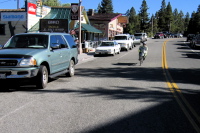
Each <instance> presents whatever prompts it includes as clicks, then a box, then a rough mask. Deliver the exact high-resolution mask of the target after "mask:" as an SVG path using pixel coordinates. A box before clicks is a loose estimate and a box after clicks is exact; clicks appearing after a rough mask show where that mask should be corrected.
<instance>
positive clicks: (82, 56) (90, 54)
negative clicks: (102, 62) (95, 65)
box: [78, 51, 95, 64]
mask: <svg viewBox="0 0 200 133" xmlns="http://www.w3.org/2000/svg"><path fill="white" fill-rule="evenodd" d="M94 53H95V52H94V51H89V52H88V53H81V54H78V64H81V63H84V62H87V61H90V60H93V59H94Z"/></svg>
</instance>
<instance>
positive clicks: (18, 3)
mask: <svg viewBox="0 0 200 133" xmlns="http://www.w3.org/2000/svg"><path fill="white" fill-rule="evenodd" d="M17 9H19V0H17Z"/></svg>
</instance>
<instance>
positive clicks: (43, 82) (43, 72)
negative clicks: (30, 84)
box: [36, 65, 48, 89]
mask: <svg viewBox="0 0 200 133" xmlns="http://www.w3.org/2000/svg"><path fill="white" fill-rule="evenodd" d="M47 83H48V71H47V68H46V66H44V65H41V66H40V69H39V71H38V75H37V77H36V87H37V88H38V89H44V88H45V87H46V86H47Z"/></svg>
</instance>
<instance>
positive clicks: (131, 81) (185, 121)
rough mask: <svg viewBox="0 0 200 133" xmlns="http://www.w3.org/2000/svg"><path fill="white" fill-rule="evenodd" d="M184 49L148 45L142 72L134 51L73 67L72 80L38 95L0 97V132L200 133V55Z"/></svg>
mask: <svg viewBox="0 0 200 133" xmlns="http://www.w3.org/2000/svg"><path fill="white" fill-rule="evenodd" d="M184 41H185V38H180V39H173V40H168V39H149V40H148V41H147V45H148V47H149V53H148V57H147V59H146V60H145V62H144V63H143V64H142V66H139V61H138V46H137V47H135V48H134V49H133V50H130V51H128V52H126V51H123V52H121V53H120V54H119V55H116V56H114V57H113V56H99V57H95V58H92V59H91V60H88V61H87V62H82V63H80V64H78V65H77V66H76V76H74V77H72V78H66V77H64V76H60V77H59V78H56V79H54V80H52V81H51V82H50V83H49V84H48V86H47V88H45V89H43V90H36V89H34V88H33V87H27V86H22V87H21V88H20V90H13V91H11V92H1V93H0V101H1V102H0V108H1V110H0V131H1V133H17V132H18V133H27V132H29V133H47V132H48V133H147V132H148V133H169V132H173V133H183V132H185V133H195V132H198V131H199V125H200V124H199V122H198V120H199V116H200V115H199V112H200V110H199V103H200V97H199V96H200V91H199V84H200V83H199V76H200V71H199V68H198V67H199V66H200V63H199V59H200V57H199V55H198V54H199V50H193V51H192V50H191V49H190V48H189V47H187V43H185V42H184ZM163 49H164V50H165V51H166V53H165V52H163ZM163 60H164V61H163ZM164 64H165V65H164ZM166 75H167V76H166ZM169 75H170V76H169ZM172 81H173V82H172ZM170 85H171V86H172V85H174V86H175V87H170ZM177 86H178V88H177ZM182 95H183V96H182ZM182 97H184V98H185V100H182ZM182 104H183V106H181V105H182ZM187 105H190V106H189V107H188V106H187ZM191 109H192V111H193V112H192V111H191Z"/></svg>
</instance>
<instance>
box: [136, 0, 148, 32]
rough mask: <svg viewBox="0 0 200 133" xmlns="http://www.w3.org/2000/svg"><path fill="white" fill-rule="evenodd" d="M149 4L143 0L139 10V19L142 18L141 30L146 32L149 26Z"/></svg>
mask: <svg viewBox="0 0 200 133" xmlns="http://www.w3.org/2000/svg"><path fill="white" fill-rule="evenodd" d="M148 9H149V8H148V6H147V3H146V0H143V1H142V5H141V7H140V11H139V14H138V15H139V20H140V30H141V32H146V31H147V29H148V28H149V17H148V15H149V14H148V13H147V10H148Z"/></svg>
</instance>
